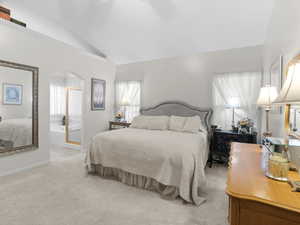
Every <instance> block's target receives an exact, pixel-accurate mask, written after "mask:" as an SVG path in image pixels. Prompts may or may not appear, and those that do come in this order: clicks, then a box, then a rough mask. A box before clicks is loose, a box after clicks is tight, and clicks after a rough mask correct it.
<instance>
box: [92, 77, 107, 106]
mask: <svg viewBox="0 0 300 225" xmlns="http://www.w3.org/2000/svg"><path fill="white" fill-rule="evenodd" d="M91 82H92V84H91V86H92V91H91V109H92V111H96V110H105V80H100V79H96V78H92V81H91Z"/></svg>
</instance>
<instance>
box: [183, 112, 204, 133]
mask: <svg viewBox="0 0 300 225" xmlns="http://www.w3.org/2000/svg"><path fill="white" fill-rule="evenodd" d="M199 130H201V131H205V130H206V129H205V128H204V126H203V124H202V121H201V119H200V117H199V116H192V117H187V118H186V121H185V124H184V127H183V129H182V131H183V132H188V133H198V132H199Z"/></svg>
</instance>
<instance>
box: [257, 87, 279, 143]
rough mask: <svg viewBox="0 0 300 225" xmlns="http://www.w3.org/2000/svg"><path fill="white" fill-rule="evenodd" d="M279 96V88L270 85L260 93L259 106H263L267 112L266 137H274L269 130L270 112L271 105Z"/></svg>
mask: <svg viewBox="0 0 300 225" xmlns="http://www.w3.org/2000/svg"><path fill="white" fill-rule="evenodd" d="M277 96H278V93H277V88H276V87H273V86H270V85H266V86H264V87H262V88H261V89H260V92H259V97H258V99H257V105H259V106H261V107H262V108H264V109H265V111H266V131H265V132H264V133H263V135H264V136H265V137H270V136H272V133H271V132H270V130H269V112H270V110H271V105H272V103H273V102H274V100H275V99H276V98H277Z"/></svg>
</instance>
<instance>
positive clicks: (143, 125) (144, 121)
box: [130, 116, 148, 129]
mask: <svg viewBox="0 0 300 225" xmlns="http://www.w3.org/2000/svg"><path fill="white" fill-rule="evenodd" d="M130 127H132V128H138V129H147V128H148V118H147V116H136V117H134V118H133V120H132V122H131V125H130Z"/></svg>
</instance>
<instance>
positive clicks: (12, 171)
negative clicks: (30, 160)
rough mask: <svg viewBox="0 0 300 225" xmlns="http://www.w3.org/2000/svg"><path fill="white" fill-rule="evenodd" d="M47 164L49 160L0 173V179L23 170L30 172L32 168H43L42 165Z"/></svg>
mask: <svg viewBox="0 0 300 225" xmlns="http://www.w3.org/2000/svg"><path fill="white" fill-rule="evenodd" d="M48 163H49V160H47V161H42V162H38V163H34V164H32V165H30V166H26V167H23V168H18V169H14V170H10V171H7V172H4V173H0V177H3V176H7V175H11V174H14V173H19V172H21V171H25V170H30V169H32V168H35V167H39V166H43V165H46V164H48Z"/></svg>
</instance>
